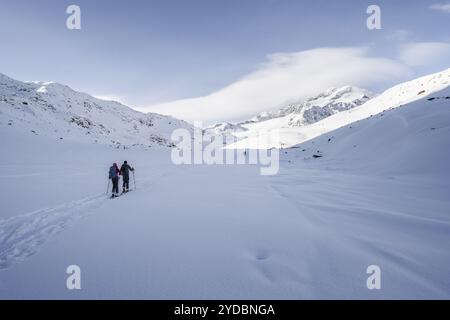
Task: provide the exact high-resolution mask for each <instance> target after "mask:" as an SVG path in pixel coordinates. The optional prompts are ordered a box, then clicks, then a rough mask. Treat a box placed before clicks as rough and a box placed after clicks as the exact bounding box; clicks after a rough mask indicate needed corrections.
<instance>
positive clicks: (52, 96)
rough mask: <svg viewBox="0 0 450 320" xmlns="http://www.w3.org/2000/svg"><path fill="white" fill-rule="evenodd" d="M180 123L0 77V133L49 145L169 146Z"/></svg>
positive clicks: (68, 90) (82, 95) (62, 89)
mask: <svg viewBox="0 0 450 320" xmlns="http://www.w3.org/2000/svg"><path fill="white" fill-rule="evenodd" d="M180 127H183V128H187V129H190V128H191V126H190V125H189V124H188V123H186V122H185V121H181V120H177V119H174V118H172V117H168V116H162V115H158V114H151V113H150V114H143V113H140V112H138V111H135V110H133V109H131V108H129V107H126V106H124V105H122V104H120V103H118V102H114V101H104V100H99V99H96V98H94V97H92V96H90V95H88V94H85V93H80V92H76V91H74V90H72V89H71V88H69V87H67V86H64V85H61V84H58V83H53V82H21V81H17V80H13V79H11V78H9V77H7V76H5V75H3V74H0V130H9V131H18V132H27V133H29V134H30V135H43V136H48V137H50V138H52V139H55V140H77V141H86V142H93V143H101V144H109V145H112V146H116V147H120V146H123V147H129V146H132V145H142V146H146V147H147V146H153V145H163V146H170V145H171V142H170V134H171V133H172V131H173V130H174V129H176V128H180Z"/></svg>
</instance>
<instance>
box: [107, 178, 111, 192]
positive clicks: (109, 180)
mask: <svg viewBox="0 0 450 320" xmlns="http://www.w3.org/2000/svg"><path fill="white" fill-rule="evenodd" d="M110 182H111V179H108V187H107V188H106V195H108V191H109V183H110Z"/></svg>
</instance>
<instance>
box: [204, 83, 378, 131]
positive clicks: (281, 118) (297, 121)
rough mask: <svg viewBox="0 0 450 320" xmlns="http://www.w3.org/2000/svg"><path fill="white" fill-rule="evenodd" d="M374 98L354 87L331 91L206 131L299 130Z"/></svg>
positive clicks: (218, 125)
mask: <svg viewBox="0 0 450 320" xmlns="http://www.w3.org/2000/svg"><path fill="white" fill-rule="evenodd" d="M374 96H375V95H374V94H373V93H371V92H369V91H367V90H364V89H360V88H357V87H353V86H344V87H342V88H331V89H329V90H327V91H325V92H323V93H321V94H319V95H317V96H315V97H312V98H309V99H307V100H304V101H299V102H294V103H290V104H288V105H287V106H284V107H282V108H279V109H278V110H276V111H268V112H263V113H260V114H259V115H257V116H255V117H253V118H252V119H250V120H247V121H242V122H239V123H235V124H231V123H218V124H216V125H214V126H211V127H208V128H206V131H208V132H209V133H212V134H225V135H231V134H233V133H234V132H243V131H248V130H251V129H252V128H253V127H255V126H256V127H257V126H259V124H260V123H264V126H265V127H270V128H279V127H300V126H304V125H308V124H311V123H315V122H317V121H320V120H322V119H325V118H327V117H329V116H331V115H333V114H335V113H338V112H342V111H345V110H349V109H352V108H355V107H357V106H360V105H362V104H363V103H365V102H367V101H369V100H370V99H371V98H373V97H374Z"/></svg>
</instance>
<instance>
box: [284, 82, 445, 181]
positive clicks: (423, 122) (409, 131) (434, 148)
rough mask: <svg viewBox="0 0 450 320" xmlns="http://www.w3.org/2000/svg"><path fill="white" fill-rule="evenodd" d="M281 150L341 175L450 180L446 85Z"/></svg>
mask: <svg viewBox="0 0 450 320" xmlns="http://www.w3.org/2000/svg"><path fill="white" fill-rule="evenodd" d="M285 152H287V153H286V154H290V155H294V157H293V159H294V158H295V159H303V160H306V161H309V160H311V161H318V162H322V165H323V164H325V165H327V166H329V167H330V168H331V167H339V169H340V170H341V171H350V170H351V171H358V172H361V173H364V172H370V173H372V174H375V175H391V174H393V175H409V176H415V175H427V176H438V177H441V178H443V177H449V178H450V165H449V164H450V87H449V88H446V89H444V90H441V91H438V92H435V93H432V94H431V95H429V96H428V98H427V99H421V100H418V101H415V102H411V103H409V104H408V105H407V106H404V107H402V108H394V109H391V110H387V111H384V112H381V113H379V114H377V115H375V116H372V117H369V118H366V119H363V120H361V121H358V122H355V123H352V124H349V125H347V126H345V127H341V128H339V129H336V130H334V131H330V132H328V133H326V134H323V135H321V136H319V137H316V138H314V139H312V140H309V141H306V142H303V143H301V144H299V145H297V146H295V147H293V148H292V149H290V150H289V151H287V150H285ZM293 159H291V160H293Z"/></svg>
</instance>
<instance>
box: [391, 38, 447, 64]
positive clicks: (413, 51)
mask: <svg viewBox="0 0 450 320" xmlns="http://www.w3.org/2000/svg"><path fill="white" fill-rule="evenodd" d="M399 58H400V60H401V61H402V62H404V63H405V64H407V65H408V66H411V67H422V66H426V65H440V64H442V65H447V64H448V62H449V61H450V44H448V43H443V42H414V43H408V44H405V45H403V46H401V50H400V56H399Z"/></svg>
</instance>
